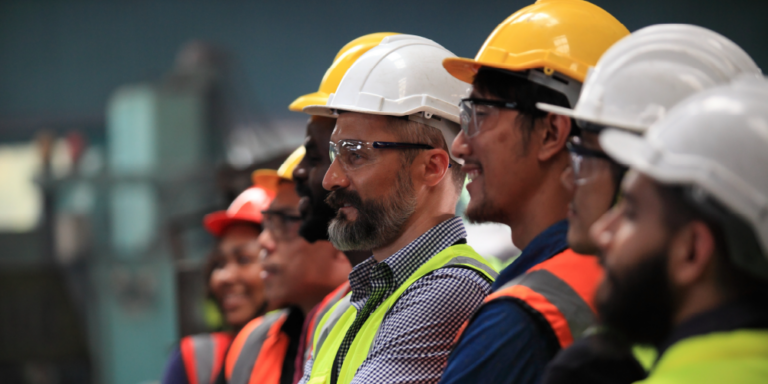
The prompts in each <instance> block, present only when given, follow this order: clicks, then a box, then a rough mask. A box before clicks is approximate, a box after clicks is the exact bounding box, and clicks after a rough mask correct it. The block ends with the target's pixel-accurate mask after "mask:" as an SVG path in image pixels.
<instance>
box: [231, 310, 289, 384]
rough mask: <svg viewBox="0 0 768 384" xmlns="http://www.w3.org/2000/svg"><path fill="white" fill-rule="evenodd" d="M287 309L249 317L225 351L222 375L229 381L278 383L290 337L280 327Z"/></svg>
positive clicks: (242, 383)
mask: <svg viewBox="0 0 768 384" xmlns="http://www.w3.org/2000/svg"><path fill="white" fill-rule="evenodd" d="M287 318H288V310H287V309H283V310H279V311H273V312H270V313H268V314H266V315H264V316H261V317H257V318H255V319H253V320H251V321H250V322H249V323H248V324H246V325H245V327H243V329H242V330H241V331H240V333H238V334H237V336H235V340H234V341H232V346H231V347H230V348H229V352H227V357H226V360H225V368H224V375H225V377H226V379H227V383H229V384H256V383H263V384H279V383H280V375H281V374H282V369H283V361H284V360H285V353H286V352H287V350H288V345H289V344H290V338H289V337H288V335H286V334H285V333H284V332H282V331H281V327H282V326H283V323H285V320H286V319H287Z"/></svg>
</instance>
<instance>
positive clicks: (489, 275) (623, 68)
mask: <svg viewBox="0 0 768 384" xmlns="http://www.w3.org/2000/svg"><path fill="white" fill-rule="evenodd" d="M290 109H291V110H294V111H302V112H304V113H307V114H309V115H311V117H310V119H309V121H308V124H307V135H306V140H305V143H304V146H303V147H302V148H300V149H299V150H297V152H295V153H294V155H292V156H291V157H290V158H289V159H288V160H286V163H285V164H283V166H282V167H281V169H279V170H278V171H271V172H270V171H258V172H257V173H256V174H255V176H254V179H255V184H256V185H255V186H254V187H253V188H251V189H249V190H247V191H246V192H244V193H243V195H241V196H240V197H238V199H237V200H235V202H234V203H233V204H232V206H231V207H230V209H229V210H228V211H227V212H224V213H216V214H212V215H211V216H209V217H208V218H207V219H206V225H207V228H208V229H209V230H210V231H211V232H212V233H213V234H215V235H217V236H218V237H219V239H220V241H219V245H218V253H217V256H216V257H215V258H214V260H216V262H215V263H214V264H212V268H211V271H212V272H211V274H210V286H211V292H212V294H213V296H214V297H215V298H216V299H217V301H218V303H219V305H220V306H221V308H222V310H223V312H224V313H225V314H226V316H227V321H228V322H229V323H230V325H231V326H232V328H233V329H234V330H235V331H237V332H235V333H230V334H209V335H198V336H192V337H187V338H185V339H183V340H182V342H181V344H180V348H179V350H178V351H177V352H176V354H175V355H174V357H172V359H171V361H170V363H169V366H168V372H167V374H166V378H165V382H166V383H192V384H202V383H213V382H220V383H223V382H226V383H233V384H245V383H269V384H271V383H275V384H277V383H301V384H307V383H308V384H319V383H332V384H348V383H438V382H440V383H446V384H447V383H451V384H453V383H478V382H482V383H539V382H544V383H585V382H589V383H632V382H638V381H642V382H644V383H722V382H729V383H758V382H765V381H766V380H768V306H767V305H766V304H767V303H768V301H767V299H768V252H767V251H766V250H768V167H766V166H765V165H766V164H768V82H766V80H765V79H764V78H763V76H762V74H761V71H760V69H759V68H758V67H757V66H756V65H755V63H754V62H753V60H752V59H751V58H750V57H749V55H748V54H747V53H745V52H744V51H743V50H742V49H741V48H740V47H738V46H737V45H736V44H734V43H733V42H732V41H730V40H728V39H727V38H725V37H723V36H721V35H719V34H717V33H716V32H713V31H711V30H708V29H705V28H701V27H697V26H692V25H653V26H650V27H646V28H643V29H640V30H638V31H636V32H634V33H632V34H630V33H629V31H627V29H626V28H625V27H624V26H623V25H622V24H621V23H620V22H619V21H618V20H616V19H615V18H614V17H612V16H611V15H610V14H608V13H607V12H605V11H604V10H602V9H601V8H599V7H597V6H595V5H593V4H591V3H589V2H586V1H582V0H539V1H538V2H536V3H535V4H533V5H530V6H528V7H525V8H523V9H521V10H519V11H518V12H516V13H514V14H513V15H511V16H510V17H509V18H507V19H506V20H505V21H504V22H503V23H501V24H500V25H499V26H498V27H497V28H496V29H495V30H494V31H493V33H492V34H491V35H490V36H489V37H488V39H487V40H486V42H485V43H484V44H483V45H482V47H481V49H480V52H479V53H478V54H477V56H476V58H475V59H463V58H458V57H456V56H455V55H453V54H452V53H451V52H449V51H448V50H446V49H445V48H443V47H442V46H440V45H439V44H437V43H435V42H434V41H432V40H429V39H425V38H422V37H418V36H413V35H399V34H393V33H377V34H371V35H366V36H363V37H360V38H358V39H356V40H353V41H352V42H350V43H349V44H347V45H346V46H345V47H344V48H342V50H341V51H340V52H339V54H338V55H337V56H336V58H335V60H334V62H333V64H332V65H331V67H330V68H329V69H328V71H327V72H326V74H325V76H324V78H323V80H322V82H321V85H320V90H319V91H318V92H316V93H313V94H309V95H305V96H302V97H300V98H299V99H297V100H296V101H295V102H294V103H292V104H291V106H290ZM466 179H469V183H468V184H466V189H467V190H468V192H469V194H470V196H471V199H470V202H469V205H468V206H467V209H466V212H465V214H466V216H467V218H468V219H469V220H471V221H473V222H498V223H503V224H506V225H508V226H509V227H510V228H511V229H512V236H513V241H514V243H515V244H516V245H517V246H518V247H520V248H521V249H522V250H523V251H522V254H521V255H520V256H519V257H518V258H517V259H516V260H514V262H513V263H512V264H510V265H509V266H507V267H506V268H504V269H503V270H501V271H500V272H498V273H497V271H496V270H495V269H494V268H493V267H492V266H491V265H490V264H489V263H488V262H487V261H486V260H485V259H484V258H483V257H481V256H480V255H478V254H477V253H476V252H475V251H474V250H473V249H472V247H470V246H469V245H467V243H466V239H465V238H466V236H467V234H466V231H465V229H464V226H463V224H462V220H461V218H460V217H457V216H456V215H455V206H456V203H457V201H458V199H459V195H460V193H461V191H462V188H463V187H464V184H465V180H466ZM350 271H351V272H350ZM347 274H348V276H347ZM262 284H263V289H262ZM252 317H255V319H253V320H251V318H252ZM233 335H236V336H234V337H233Z"/></svg>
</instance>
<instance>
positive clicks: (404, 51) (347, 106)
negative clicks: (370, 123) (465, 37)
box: [303, 35, 471, 163]
mask: <svg viewBox="0 0 768 384" xmlns="http://www.w3.org/2000/svg"><path fill="white" fill-rule="evenodd" d="M448 57H456V55H454V54H453V53H451V52H450V51H449V50H447V49H445V48H443V47H442V46H441V45H440V44H437V43H436V42H434V41H432V40H429V39H425V38H423V37H419V36H414V35H394V36H388V37H386V38H384V40H382V42H381V43H380V44H379V45H378V46H376V47H375V48H372V49H371V50H370V51H368V52H366V53H365V54H363V55H362V56H360V58H359V59H357V61H356V62H355V63H354V64H353V65H352V66H351V67H350V68H349V70H347V73H346V74H345V75H344V78H343V79H341V83H339V87H338V89H337V90H336V93H333V94H331V95H330V96H329V97H328V102H327V103H326V105H323V106H321V105H311V106H308V107H305V108H304V110H303V111H304V112H306V113H308V114H310V115H323V116H331V117H335V116H337V115H338V111H351V112H360V113H368V114H374V115H388V116H408V117H409V119H411V120H414V121H417V122H419V123H423V124H426V125H429V126H431V127H434V128H437V129H439V130H440V131H441V132H442V133H443V137H444V138H445V141H446V144H447V145H448V146H449V147H450V145H451V143H452V142H453V139H454V138H455V137H456V135H458V133H459V129H460V126H459V102H460V101H461V98H462V97H465V96H466V95H467V94H468V93H469V89H470V87H471V85H470V84H467V83H465V82H463V81H461V80H458V79H456V78H455V77H453V76H451V75H450V74H449V73H448V71H446V70H445V68H443V59H445V58H448ZM451 157H452V158H453V156H452V155H451ZM453 159H454V160H456V161H458V162H460V163H461V161H460V160H459V159H456V158H453Z"/></svg>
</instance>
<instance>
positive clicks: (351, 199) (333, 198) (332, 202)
mask: <svg viewBox="0 0 768 384" xmlns="http://www.w3.org/2000/svg"><path fill="white" fill-rule="evenodd" d="M325 203H326V204H328V205H329V206H330V207H331V208H333V209H334V210H336V211H337V210H339V208H341V207H343V206H344V204H350V205H352V206H353V207H360V206H361V205H363V199H361V198H360V195H359V194H358V193H357V192H355V191H347V190H344V189H337V190H335V191H331V193H329V194H328V196H327V197H326V198H325Z"/></svg>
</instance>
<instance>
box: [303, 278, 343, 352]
mask: <svg viewBox="0 0 768 384" xmlns="http://www.w3.org/2000/svg"><path fill="white" fill-rule="evenodd" d="M349 289H350V288H349V281H345V282H344V283H343V284H341V285H340V286H339V287H338V288H336V289H334V290H333V292H331V293H329V294H328V295H327V296H325V298H324V299H323V301H321V302H320V304H319V306H320V309H319V310H318V311H317V313H315V316H314V317H313V318H312V320H311V321H310V323H309V328H308V329H309V332H307V340H306V343H307V348H306V349H305V351H304V362H305V363H306V362H307V360H309V358H310V356H311V355H312V350H313V349H314V345H315V334H316V333H317V330H318V329H319V328H320V327H319V325H320V321H321V320H322V319H323V317H325V314H326V313H328V312H329V311H330V310H331V309H333V308H334V307H335V306H336V303H338V302H339V301H341V300H342V299H343V298H344V297H345V296H346V295H347V293H349ZM326 336H327V334H326ZM321 344H322V343H321Z"/></svg>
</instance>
